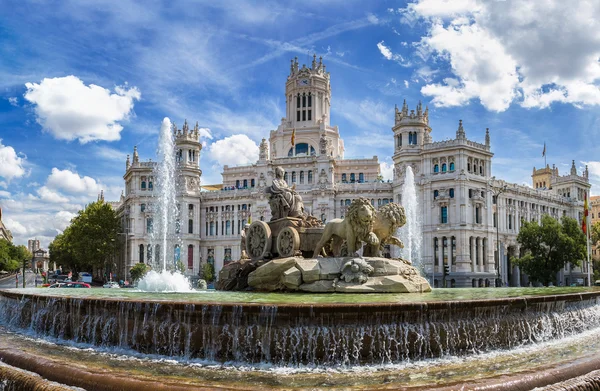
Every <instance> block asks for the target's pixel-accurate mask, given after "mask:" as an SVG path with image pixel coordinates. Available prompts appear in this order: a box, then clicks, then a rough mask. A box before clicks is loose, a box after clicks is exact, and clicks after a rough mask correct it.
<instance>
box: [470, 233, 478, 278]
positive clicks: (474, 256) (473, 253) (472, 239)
mask: <svg viewBox="0 0 600 391" xmlns="http://www.w3.org/2000/svg"><path fill="white" fill-rule="evenodd" d="M476 240H477V239H476V238H475V237H473V236H470V237H469V241H470V242H471V252H470V256H471V268H472V270H473V271H474V272H477V271H478V270H477V252H476V251H475V249H476V247H475V243H476Z"/></svg>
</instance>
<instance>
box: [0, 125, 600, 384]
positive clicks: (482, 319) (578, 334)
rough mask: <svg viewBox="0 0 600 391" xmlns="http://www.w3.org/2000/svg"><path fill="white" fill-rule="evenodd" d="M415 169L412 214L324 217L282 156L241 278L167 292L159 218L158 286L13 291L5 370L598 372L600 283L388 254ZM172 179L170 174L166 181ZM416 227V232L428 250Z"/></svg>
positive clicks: (165, 378) (396, 374) (545, 379)
mask: <svg viewBox="0 0 600 391" xmlns="http://www.w3.org/2000/svg"><path fill="white" fill-rule="evenodd" d="M165 129H167V130H168V129H169V123H168V120H166V121H165V122H163V130H165ZM161 133H163V134H164V132H161ZM165 145H167V143H165ZM169 150H171V149H168V148H167V149H165V151H167V152H165V153H166V154H167V155H168V154H169V153H168V151H169ZM171 151H172V150H171ZM164 156H166V155H164ZM167 160H168V159H167V158H165V159H163V162H164V161H167ZM161 166H162V167H165V166H166V163H165V165H161ZM173 167H174V166H173ZM171 174H172V173H171ZM411 174H412V172H410V171H407V180H406V182H405V186H406V189H405V194H407V195H406V196H405V202H408V203H407V204H405V207H406V209H409V210H408V211H407V212H408V213H407V214H408V216H406V215H405V208H403V207H401V206H400V205H397V204H395V203H390V204H388V205H385V206H384V207H381V208H380V209H379V210H375V209H374V208H373V207H372V206H371V204H370V202H369V201H368V200H366V199H362V198H358V199H356V200H354V201H353V202H352V204H351V205H350V207H349V209H348V213H347V216H346V218H345V219H334V220H332V221H330V222H328V224H327V225H325V226H323V225H322V224H321V223H320V220H318V219H315V218H314V217H312V216H309V215H307V214H306V213H305V212H304V207H303V201H302V198H301V197H300V195H299V194H298V193H297V192H296V191H295V189H294V188H293V187H289V186H288V185H287V183H285V181H284V180H283V178H284V172H283V169H281V168H278V167H277V168H275V179H274V180H273V184H272V185H271V186H270V187H269V188H268V189H267V193H266V195H267V196H268V199H269V204H270V205H271V209H272V216H273V218H272V219H271V221H269V222H264V221H255V222H254V223H252V224H251V225H250V226H249V227H248V229H247V233H246V235H245V238H244V240H245V242H244V243H245V249H246V252H245V253H246V254H247V257H248V258H247V259H241V260H239V261H238V262H234V263H231V264H229V265H227V267H225V268H224V269H223V270H222V271H221V274H220V282H222V283H223V284H221V285H222V287H224V288H227V289H235V290H242V291H243V292H238V291H200V292H196V291H187V292H175V293H174V292H170V291H173V290H174V288H173V285H171V286H169V285H168V282H169V281H167V279H166V278H165V276H170V277H169V279H170V280H171V281H174V285H175V286H177V285H178V284H180V283H181V281H178V280H177V278H178V277H177V275H176V274H173V275H172V274H170V273H169V272H168V271H166V269H167V266H166V260H167V254H168V251H167V248H172V246H171V244H172V243H173V240H174V239H173V238H174V236H172V235H170V234H169V233H168V232H172V231H169V229H172V228H168V229H165V230H160V229H157V237H158V238H159V239H157V240H162V241H161V242H160V243H162V247H161V248H162V250H163V256H162V260H163V264H162V266H163V268H162V269H163V271H162V274H158V273H150V274H148V276H147V277H146V278H145V279H144V280H143V281H142V282H141V283H140V284H142V283H143V284H145V285H144V287H145V289H146V290H148V291H152V292H140V291H132V290H110V289H106V290H100V289H81V290H60V289H46V290H41V289H33V288H29V289H13V290H4V291H0V312H1V313H2V314H3V316H2V317H1V318H0V329H1V330H2V331H3V332H0V380H2V381H8V382H9V384H12V385H14V387H15V388H16V389H17V388H18V389H33V386H31V388H26V387H25V385H24V384H25V383H26V382H27V381H29V382H30V384H37V385H38V386H40V385H41V384H43V385H44V387H46V386H48V387H50V386H51V385H48V384H46V383H44V382H46V380H44V379H42V378H35V379H37V380H35V379H34V377H35V375H33V374H24V373H23V372H18V371H17V372H15V371H16V369H15V367H18V368H21V369H25V370H28V371H32V372H34V373H37V374H39V375H41V376H42V377H43V378H46V379H50V380H54V381H58V382H60V383H64V384H67V385H69V386H78V387H84V388H89V389H95V390H104V389H106V390H110V389H117V388H119V389H132V390H143V389H170V390H189V389H205V388H218V389H242V388H243V389H261V390H264V388H265V387H267V388H269V387H270V388H275V389H278V388H304V389H324V388H333V389H336V388H337V389H347V388H351V387H353V386H354V387H361V388H364V389H368V388H373V387H376V388H378V389H381V388H388V389H399V388H402V389H455V388H462V389H468V388H469V387H472V388H478V389H492V390H511V389H531V388H534V387H542V386H547V385H551V384H555V383H560V382H563V381H568V382H569V383H568V384H567V383H564V384H563V383H561V385H560V387H562V388H560V389H562V390H568V389H576V388H574V387H578V386H579V385H581V384H588V385H589V384H592V383H594V382H596V381H597V376H596V375H595V374H594V373H593V372H591V371H593V370H594V369H596V368H597V367H598V365H600V359H599V358H597V357H598V353H600V342H599V341H600V338H599V337H600V327H599V325H600V290H599V289H596V288H558V287H557V288H514V289H494V288H490V289H484V288H480V289H435V290H431V288H430V286H429V284H428V283H427V281H426V280H425V279H424V278H423V277H422V276H421V275H420V274H419V273H418V271H417V269H416V268H415V267H414V266H413V265H411V262H410V261H409V260H406V259H386V258H381V250H382V247H383V246H384V245H386V244H390V245H394V246H398V247H402V245H403V243H402V241H401V240H400V239H398V238H397V237H395V236H394V234H395V232H396V231H397V229H398V228H399V227H401V226H403V225H405V223H407V224H408V227H405V228H410V227H413V229H414V225H413V224H412V223H411V221H416V220H417V219H416V216H414V215H412V214H413V213H414V212H413V211H411V210H410V209H411V208H415V209H416V197H414V198H412V197H411V196H409V195H408V194H409V193H410V192H411V185H410V183H411V179H412V183H413V184H412V189H413V194H414V178H413V177H412V175H411ZM159 178H160V176H159ZM169 178H170V179H169ZM169 180H173V176H168V175H167V176H165V177H164V178H162V179H160V182H159V183H160V184H161V186H164V187H161V188H162V189H167V188H169V187H168V186H167V185H163V184H165V183H172V182H169ZM161 199H162V198H161ZM164 200H165V201H164V203H163V204H162V206H161V207H160V208H159V210H161V209H162V210H163V211H166V212H161V213H164V214H159V216H162V218H161V219H160V221H162V223H163V227H173V226H174V223H173V222H172V221H171V220H172V219H169V216H173V214H169V213H173V209H172V205H173V199H167V198H165V199H164ZM169 205H171V207H169ZM411 215H412V216H413V217H410V216H411ZM165 216H167V217H166V218H165ZM407 217H408V218H407ZM413 218H414V220H412V219H413ZM400 232H402V231H400ZM416 236H418V235H417V231H412V233H409V234H408V236H407V237H406V239H405V243H406V244H407V247H408V254H409V255H407V256H410V257H411V259H413V260H415V261H416V260H418V255H415V254H418V249H417V248H415V247H414V246H416V245H417V243H418V240H416V239H415V237H416ZM361 251H362V255H358V254H360V252H361ZM413 256H414V257H415V258H413ZM182 285H185V284H182ZM306 292H311V293H310V294H308V293H306ZM365 293H370V294H365ZM73 363H76V364H77V365H73ZM307 373H309V374H310V375H309V376H306V374H307ZM590 373H591V374H590ZM23 377H24V378H25V380H23ZM34 380H35V381H34ZM557 387H558V386H557ZM569 387H571V388H569ZM56 389H60V388H56ZM557 389H558V388H557Z"/></svg>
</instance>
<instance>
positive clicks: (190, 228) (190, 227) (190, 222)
mask: <svg viewBox="0 0 600 391" xmlns="http://www.w3.org/2000/svg"><path fill="white" fill-rule="evenodd" d="M188 233H190V234H193V233H194V220H192V219H189V220H188Z"/></svg>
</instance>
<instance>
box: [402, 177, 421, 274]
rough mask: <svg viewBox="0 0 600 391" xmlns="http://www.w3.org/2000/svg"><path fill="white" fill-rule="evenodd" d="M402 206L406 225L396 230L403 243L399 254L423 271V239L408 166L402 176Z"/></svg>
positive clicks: (414, 190) (412, 180) (416, 201)
mask: <svg viewBox="0 0 600 391" xmlns="http://www.w3.org/2000/svg"><path fill="white" fill-rule="evenodd" d="M402 206H403V207H404V211H405V213H406V225H405V226H404V227H402V228H400V229H398V231H397V232H396V233H397V235H398V236H399V237H400V238H401V240H402V242H403V243H404V248H403V249H402V252H401V256H402V258H404V259H408V260H409V261H411V262H412V264H413V265H414V266H415V267H416V268H417V269H419V270H420V271H421V273H423V272H424V271H423V264H422V262H421V242H422V240H423V238H422V235H423V233H422V232H421V214H420V210H419V201H418V198H417V191H416V188H415V175H414V173H413V170H412V167H410V166H408V167H406V175H405V177H404V184H403V185H402Z"/></svg>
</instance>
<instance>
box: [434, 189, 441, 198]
mask: <svg viewBox="0 0 600 391" xmlns="http://www.w3.org/2000/svg"><path fill="white" fill-rule="evenodd" d="M439 195H440V192H439V191H438V190H434V191H433V199H434V200H435V199H436V198H438V196H439Z"/></svg>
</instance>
